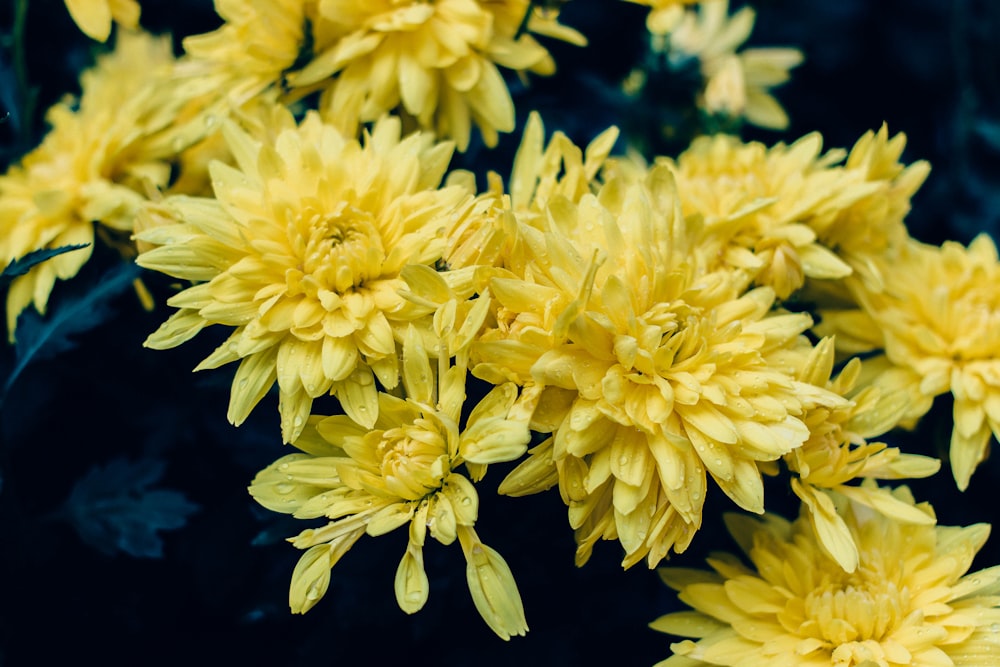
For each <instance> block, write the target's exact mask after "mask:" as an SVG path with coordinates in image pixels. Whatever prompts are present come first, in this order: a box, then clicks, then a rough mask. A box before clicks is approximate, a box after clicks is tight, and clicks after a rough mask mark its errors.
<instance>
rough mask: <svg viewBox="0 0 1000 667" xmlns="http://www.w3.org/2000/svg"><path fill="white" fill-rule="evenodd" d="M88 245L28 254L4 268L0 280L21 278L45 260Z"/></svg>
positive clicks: (46, 249) (49, 249)
mask: <svg viewBox="0 0 1000 667" xmlns="http://www.w3.org/2000/svg"><path fill="white" fill-rule="evenodd" d="M89 245H90V244H89V243H78V244H75V245H64V246H59V247H58V248H42V249H41V250H35V251H32V252H29V253H28V254H27V255H25V256H24V257H21V258H18V259H15V260H13V261H12V262H11V263H10V264H8V265H7V266H6V267H5V268H4V270H3V271H0V278H14V277H16V276H23V275H24V274H26V273H27V272H28V271H29V270H30V269H31V267H33V266H35V265H36V264H41V263H42V262H44V261H45V260H47V259H52V258H53V257H55V256H57V255H62V254H63V253H67V252H71V251H73V250H79V249H80V248H86V247H87V246H89Z"/></svg>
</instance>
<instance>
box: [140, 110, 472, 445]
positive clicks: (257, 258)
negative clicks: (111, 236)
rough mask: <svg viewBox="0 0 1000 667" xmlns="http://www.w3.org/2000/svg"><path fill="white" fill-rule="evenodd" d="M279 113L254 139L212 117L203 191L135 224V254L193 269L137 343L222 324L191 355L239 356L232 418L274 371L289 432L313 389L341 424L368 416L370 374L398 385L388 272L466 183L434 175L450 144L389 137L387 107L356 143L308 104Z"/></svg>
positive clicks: (433, 244) (453, 208) (428, 246)
mask: <svg viewBox="0 0 1000 667" xmlns="http://www.w3.org/2000/svg"><path fill="white" fill-rule="evenodd" d="M282 117H283V118H285V121H284V122H285V125H284V127H283V128H279V129H278V130H277V131H275V132H274V133H273V134H274V137H273V140H269V141H263V142H262V141H257V140H256V139H254V138H252V137H251V136H250V135H248V134H247V133H245V132H244V131H242V130H240V129H239V128H238V127H237V126H236V125H235V124H233V123H228V124H227V125H226V126H225V128H224V131H225V133H226V138H227V142H228V144H229V146H230V149H231V150H232V152H233V154H234V156H235V159H236V162H237V166H236V167H229V166H227V165H224V164H222V163H215V164H213V165H212V169H211V173H212V178H213V184H214V189H215V198H214V199H212V198H196V197H173V198H168V199H167V200H166V201H165V205H166V207H167V208H168V209H169V210H171V211H172V212H173V216H174V218H176V220H178V221H179V222H177V224H174V225H164V226H159V227H153V228H150V229H147V230H145V231H143V232H142V233H141V234H139V238H140V240H142V241H144V242H147V243H151V244H154V245H158V246H159V247H157V248H154V249H152V250H149V251H147V252H144V253H142V255H140V257H139V259H138V262H139V264H140V265H142V266H144V267H147V268H152V269H156V270H159V271H162V272H164V273H167V274H170V275H173V276H175V277H178V278H182V279H187V280H193V281H197V282H198V283H199V284H197V285H195V286H193V287H190V288H188V289H186V290H184V291H183V292H181V293H180V294H178V295H176V296H174V297H173V298H172V299H170V300H169V301H168V303H169V304H170V305H174V306H177V307H178V308H179V310H178V312H176V313H175V314H174V315H172V316H171V318H170V319H169V320H167V322H165V323H164V324H163V326H161V327H160V329H159V330H158V331H156V332H155V333H154V334H152V335H151V336H150V337H149V339H148V340H147V342H146V344H147V345H148V346H150V347H154V348H158V349H159V348H169V347H173V346H176V345H178V344H180V343H182V342H184V341H185V340H187V339H189V338H191V337H192V336H194V335H195V334H197V333H198V331H200V330H201V329H202V328H203V327H205V326H207V325H209V324H222V325H224V326H232V327H235V331H234V332H233V334H232V335H231V336H230V337H229V340H228V341H226V342H225V343H224V344H223V345H221V346H220V347H219V348H218V349H217V350H216V351H215V353H213V354H212V355H211V356H209V357H208V358H207V359H205V360H204V361H203V362H202V363H201V364H200V365H199V367H198V368H199V369H202V368H215V367H218V366H220V365H222V364H226V363H229V362H232V361H237V360H241V363H240V366H239V369H238V370H237V371H236V375H235V377H234V379H233V385H232V395H231V401H230V407H229V419H230V421H232V422H233V423H234V424H240V423H241V422H242V421H243V420H244V419H245V418H246V417H247V415H248V414H249V412H250V410H251V409H252V408H253V407H254V405H256V403H257V402H258V401H259V400H260V399H261V398H262V397H263V396H264V394H265V393H266V392H267V390H268V389H269V388H270V387H271V386H272V385H273V384H274V382H275V381H277V383H278V387H279V401H280V403H279V407H280V411H281V422H282V436H283V438H284V440H285V441H286V442H291V441H293V440H295V439H296V437H297V436H298V434H299V433H300V432H301V431H302V429H303V428H304V426H305V422H306V419H307V417H308V416H309V413H310V408H311V406H312V401H313V399H314V398H316V397H318V396H321V395H324V394H327V393H330V394H334V395H336V396H337V398H338V399H339V400H340V403H341V406H342V407H343V409H344V410H345V412H346V413H347V414H348V415H350V416H351V417H352V418H353V419H354V420H355V421H356V422H358V423H360V424H364V425H366V426H369V427H370V426H372V425H373V424H374V423H375V419H376V417H377V415H378V412H379V405H380V404H379V400H378V398H377V389H376V386H375V377H378V379H379V381H380V382H381V383H382V385H383V386H384V387H386V388H392V387H395V386H396V384H397V383H398V378H399V364H398V355H397V348H396V340H397V338H398V337H399V336H400V335H401V332H402V331H404V330H405V328H406V325H407V322H409V321H412V319H413V318H414V315H413V313H411V312H409V311H408V310H407V308H406V303H407V302H406V301H405V300H404V298H403V297H402V296H401V295H400V294H399V293H398V289H399V288H400V287H402V286H403V285H404V283H403V280H402V279H401V277H400V271H401V270H402V269H403V268H404V267H406V266H407V265H408V264H427V265H433V264H434V262H436V261H437V260H438V259H439V258H440V256H441V249H442V247H443V240H442V238H441V230H442V229H443V227H444V226H445V221H446V220H447V219H448V218H449V217H450V216H453V215H457V214H459V213H460V211H461V210H462V207H463V206H464V205H465V204H466V203H467V202H468V199H469V197H470V195H469V193H468V192H467V191H466V190H465V189H464V188H461V187H457V186H456V187H445V188H439V187H438V186H439V184H440V182H441V178H442V176H443V174H444V171H445V169H446V168H447V165H448V160H449V158H450V156H451V152H452V145H451V144H450V143H435V142H434V140H433V138H432V137H430V136H429V135H427V134H426V133H415V134H411V135H409V136H407V137H401V127H400V122H399V119H397V118H392V117H388V118H385V119H384V120H382V121H380V122H379V123H377V124H376V125H375V127H374V129H373V130H372V133H371V135H370V136H367V137H366V139H365V141H364V142H363V143H361V142H359V141H357V140H355V139H353V138H346V137H344V136H343V135H341V134H340V133H339V132H338V131H337V130H336V129H334V128H333V127H331V126H329V125H325V124H324V123H323V122H322V121H321V120H320V118H319V116H318V115H316V114H315V113H310V114H309V115H308V116H307V117H306V119H305V120H304V121H303V122H302V124H301V125H300V126H298V127H296V126H295V123H294V121H292V119H291V115H290V114H288V113H287V112H286V113H284V114H283V115H282Z"/></svg>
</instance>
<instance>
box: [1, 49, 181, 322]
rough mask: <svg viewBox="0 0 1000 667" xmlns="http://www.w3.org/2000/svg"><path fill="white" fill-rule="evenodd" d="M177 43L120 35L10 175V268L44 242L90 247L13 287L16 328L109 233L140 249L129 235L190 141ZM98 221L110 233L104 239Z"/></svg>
mask: <svg viewBox="0 0 1000 667" xmlns="http://www.w3.org/2000/svg"><path fill="white" fill-rule="evenodd" d="M174 64H175V60H174V57H173V53H172V48H171V44H170V39H169V38H167V37H153V36H151V35H148V34H146V33H141V32H126V31H123V32H120V33H119V34H118V38H117V42H116V46H115V50H114V51H113V52H112V53H110V54H107V55H104V56H102V57H101V58H99V60H98V62H97V65H96V66H95V67H93V68H92V69H89V70H87V71H85V72H84V73H83V74H82V76H81V88H82V94H81V96H80V98H79V100H78V101H77V100H73V99H66V100H63V101H62V102H59V103H58V104H56V105H54V106H53V107H52V108H50V109H49V111H48V113H47V116H46V119H47V121H48V123H49V125H50V126H51V129H50V130H49V132H48V134H47V135H46V136H45V139H44V140H43V142H42V144H41V145H40V146H38V147H37V148H35V149H34V150H32V151H31V152H29V153H28V154H27V155H26V156H25V157H24V158H22V160H21V161H20V163H19V164H16V165H14V166H12V167H11V168H10V169H9V170H8V172H7V173H6V174H4V175H3V176H0V265H6V264H7V263H9V262H10V261H12V260H14V259H17V258H19V257H22V256H24V255H26V254H27V253H29V252H32V251H34V250H39V249H42V248H55V247H59V246H65V245H72V244H87V245H88V247H87V248H84V249H80V250H75V251H73V252H68V253H65V254H62V255H59V256H58V257H55V258H53V259H51V260H48V261H46V262H42V263H41V264H39V265H37V266H35V267H33V268H32V269H31V271H30V272H28V273H27V274H26V275H23V276H19V277H18V278H16V279H15V280H14V281H13V283H12V284H11V287H10V291H9V293H8V295H7V331H8V333H9V336H10V337H11V339H12V340H13V337H14V333H15V327H16V325H17V317H18V315H19V314H20V312H21V311H22V310H24V308H26V307H27V306H28V305H29V304H32V303H33V304H34V306H35V308H36V309H37V310H38V311H39V312H40V313H44V312H45V308H46V305H47V303H48V299H49V294H50V293H51V291H52V287H53V285H54V283H55V280H56V279H57V278H58V279H61V280H66V279H68V278H71V277H73V276H75V275H76V274H77V272H78V271H79V270H80V268H81V266H83V264H84V263H86V261H87V260H88V259H89V258H90V254H91V251H92V248H93V243H94V242H95V240H96V239H97V238H101V239H104V240H106V241H108V242H110V243H112V244H114V245H115V246H116V247H118V248H119V249H120V250H122V251H123V252H124V253H126V254H133V253H134V250H132V248H131V245H130V243H129V242H128V236H127V235H128V234H129V233H130V232H131V230H132V228H133V224H134V221H135V215H136V212H137V210H138V209H139V208H140V207H141V206H142V205H143V203H144V202H145V201H146V196H147V193H149V192H151V191H153V190H155V189H156V188H162V187H166V185H167V184H168V182H169V179H170V162H169V160H170V159H171V158H172V157H173V156H174V155H175V154H176V152H177V150H178V148H179V147H181V148H182V147H183V145H184V139H183V138H182V137H180V136H179V134H178V133H179V132H181V131H184V130H185V124H183V123H179V122H178V121H179V118H180V115H181V111H182V109H184V107H185V105H186V104H187V102H188V101H189V100H188V98H187V96H186V91H185V90H184V89H183V88H181V87H180V86H179V84H178V81H177V80H176V78H175V77H173V68H174ZM95 223H96V225H97V229H98V230H99V231H100V234H99V235H97V236H95Z"/></svg>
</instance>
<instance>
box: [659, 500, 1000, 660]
mask: <svg viewBox="0 0 1000 667" xmlns="http://www.w3.org/2000/svg"><path fill="white" fill-rule="evenodd" d="M892 495H893V497H894V498H895V499H896V500H897V501H898V502H900V503H904V504H906V505H907V506H909V507H911V508H913V510H914V511H917V512H921V513H923V514H925V515H926V517H927V518H928V521H927V522H925V523H921V524H917V523H899V522H897V521H895V520H893V519H891V518H888V517H885V516H882V515H880V514H875V513H872V512H871V511H870V510H869V509H868V508H867V507H865V506H863V505H858V504H855V503H845V504H843V505H841V506H840V507H838V508H837V512H838V514H839V515H840V516H841V517H842V518H843V520H844V522H845V525H846V526H847V527H848V529H849V530H850V532H851V534H852V536H853V538H854V541H855V542H856V543H857V545H858V549H859V554H860V559H859V565H858V567H857V569H856V570H854V571H853V572H845V571H844V570H843V569H842V568H841V567H840V565H839V564H838V563H837V562H836V561H834V560H833V559H831V558H830V556H829V555H828V554H827V553H826V551H825V550H824V549H823V548H822V546H821V545H820V543H819V540H818V538H817V535H816V533H815V532H814V530H813V525H812V524H811V523H810V522H809V521H808V520H807V519H806V518H805V517H804V516H802V517H800V518H799V519H798V520H797V521H795V522H788V521H786V520H785V519H782V518H780V517H778V516H774V515H768V516H766V517H765V518H764V519H763V520H758V519H755V518H751V517H746V516H735V515H730V516H727V517H726V519H727V524H728V526H729V530H730V532H731V533H732V534H733V537H734V538H735V539H736V542H737V543H738V544H739V545H740V548H741V549H742V550H743V551H744V553H745V554H746V556H747V558H748V559H749V561H750V563H751V564H752V567H747V566H746V565H744V564H743V563H742V562H741V561H740V560H739V559H737V558H736V557H733V556H731V555H728V554H716V555H713V557H712V558H711V559H709V561H708V562H709V565H710V566H711V567H712V569H713V570H714V572H704V571H700V570H689V569H685V568H662V569H661V570H660V573H661V576H662V578H663V580H664V581H665V582H666V583H667V585H668V586H670V587H671V588H673V589H675V590H677V591H679V597H680V599H681V601H683V602H684V603H686V604H688V605H690V606H692V607H693V608H694V611H686V612H677V613H673V614H667V615H665V616H662V617H660V618H659V619H657V620H656V621H654V622H653V623H652V624H651V627H653V629H655V630H659V631H661V632H666V633H668V634H672V635H680V636H682V637H692V638H694V639H693V640H684V641H681V642H678V643H675V644H673V645H672V646H671V649H672V650H673V651H674V654H675V656H674V657H672V658H669V659H667V660H665V661H663V662H661V663H660V664H661V665H664V666H666V665H689V666H691V667H694V666H696V665H732V666H735V665H740V666H745V667H753V666H756V665H760V666H761V667H763V666H764V665H795V666H801V667H821V666H822V667H825V666H828V665H835V666H836V667H854V666H857V667H861V666H872V667H902V666H903V665H984V664H988V663H992V662H993V658H994V657H995V656H996V655H997V654H998V653H1000V634H998V633H997V632H996V630H995V628H996V627H997V624H998V623H1000V608H998V605H1000V597H998V596H997V594H998V592H1000V567H992V568H989V569H986V570H980V571H978V572H974V573H972V574H966V572H967V571H968V569H969V567H970V566H971V565H972V561H973V557H974V556H975V555H976V552H978V551H979V549H980V548H982V546H983V544H984V543H985V542H986V538H987V537H988V535H989V532H990V531H989V526H988V525H986V524H976V525H973V526H969V527H965V528H962V527H946V526H936V525H934V512H933V510H932V509H931V507H930V506H929V505H928V504H926V503H921V504H919V505H917V504H914V501H913V497H912V496H911V495H910V493H909V490H908V489H906V488H905V487H901V488H899V489H896V490H895V491H893V492H892ZM984 656H990V657H989V658H985V657H984Z"/></svg>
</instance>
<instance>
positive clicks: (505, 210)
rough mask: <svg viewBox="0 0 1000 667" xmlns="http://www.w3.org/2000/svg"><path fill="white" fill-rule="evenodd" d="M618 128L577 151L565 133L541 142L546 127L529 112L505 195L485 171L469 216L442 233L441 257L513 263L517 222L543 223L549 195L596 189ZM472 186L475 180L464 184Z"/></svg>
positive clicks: (459, 262) (576, 195)
mask: <svg viewBox="0 0 1000 667" xmlns="http://www.w3.org/2000/svg"><path fill="white" fill-rule="evenodd" d="M617 139H618V129H617V128H615V127H611V128H609V129H607V130H605V131H604V132H601V133H600V134H599V135H598V136H597V137H595V138H594V139H593V140H592V141H591V142H590V144H588V145H587V148H586V149H585V150H584V151H581V150H580V149H579V147H577V146H576V145H575V144H574V143H573V142H572V141H571V140H570V138H569V137H567V136H566V135H565V134H563V133H562V132H555V133H554V134H553V135H552V138H551V140H550V141H549V143H548V145H547V146H546V145H545V141H544V140H545V127H544V125H543V123H542V118H541V116H540V115H539V114H538V112H537V111H532V112H531V113H530V114H529V115H528V122H527V123H526V124H525V127H524V132H523V135H522V138H521V145H520V148H519V149H518V151H517V155H516V156H515V160H514V165H513V168H512V170H511V176H510V180H509V191H510V194H509V195H505V194H504V188H503V183H502V182H501V180H500V176H499V175H498V174H496V173H494V172H491V173H490V174H489V181H490V186H489V190H488V191H487V192H486V193H483V194H482V195H480V197H479V202H478V205H477V210H476V212H475V213H474V214H470V215H467V216H464V217H463V218H461V219H459V220H456V222H455V224H454V225H452V226H450V227H449V228H448V229H447V231H446V236H447V238H448V246H447V248H446V249H445V253H444V259H445V261H446V262H447V263H448V266H449V267H451V268H463V267H469V266H474V265H475V266H505V265H506V264H507V262H508V261H516V259H517V257H518V251H517V249H516V246H517V244H518V232H517V222H516V221H515V214H516V216H517V218H516V219H517V221H520V222H522V223H526V224H530V225H532V226H534V227H540V226H543V225H544V221H545V219H546V214H545V207H546V205H547V203H548V202H549V201H550V200H551V199H554V198H566V199H568V200H569V201H571V202H579V201H580V198H581V197H582V196H583V195H584V194H587V193H590V192H593V191H594V189H595V188H596V187H597V181H596V178H597V174H598V172H600V170H601V168H602V167H603V166H604V165H605V162H606V160H607V158H608V155H609V154H610V152H611V149H612V148H613V147H614V144H615V141H616V140H617ZM467 187H468V188H469V189H470V190H473V189H474V184H470V185H469V186H467Z"/></svg>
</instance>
